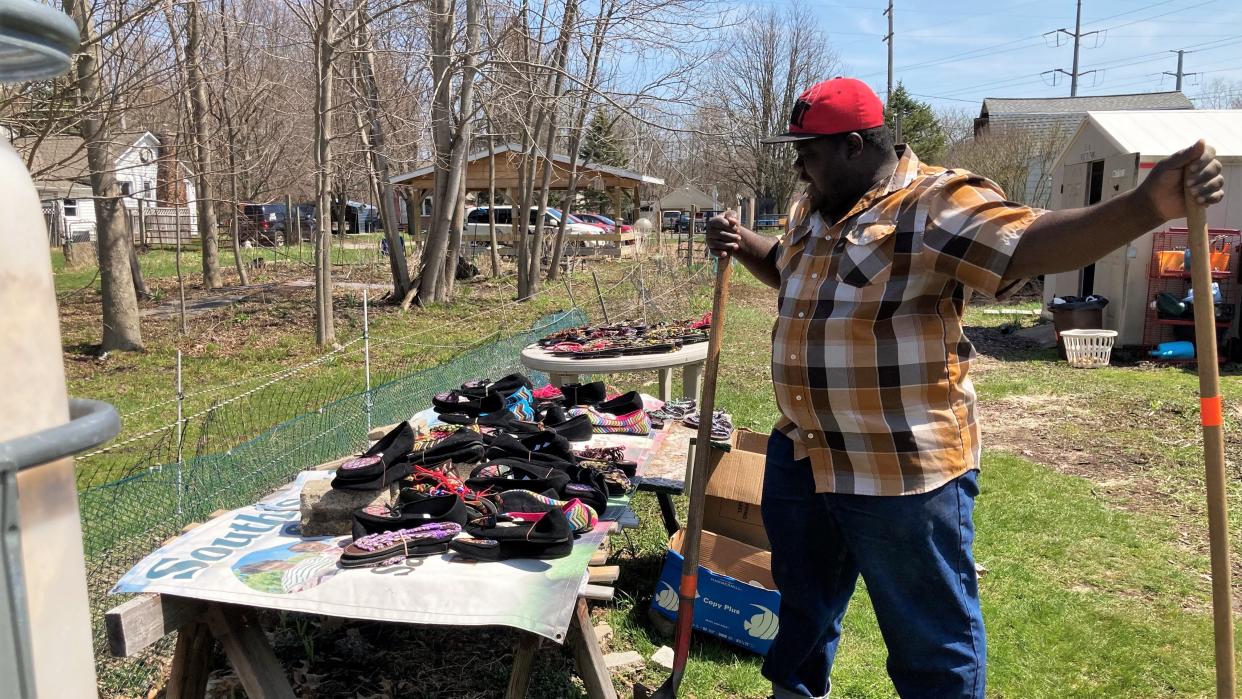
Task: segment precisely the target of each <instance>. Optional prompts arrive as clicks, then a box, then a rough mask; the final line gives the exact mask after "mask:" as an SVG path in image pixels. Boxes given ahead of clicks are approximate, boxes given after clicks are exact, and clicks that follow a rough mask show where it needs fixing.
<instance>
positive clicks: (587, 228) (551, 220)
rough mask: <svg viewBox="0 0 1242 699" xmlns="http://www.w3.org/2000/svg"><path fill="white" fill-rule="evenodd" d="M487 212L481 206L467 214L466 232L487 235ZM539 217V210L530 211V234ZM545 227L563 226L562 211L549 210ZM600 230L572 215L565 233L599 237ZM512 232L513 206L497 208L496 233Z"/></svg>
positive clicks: (546, 214) (545, 215) (545, 218)
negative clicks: (575, 218)
mask: <svg viewBox="0 0 1242 699" xmlns="http://www.w3.org/2000/svg"><path fill="white" fill-rule="evenodd" d="M487 211H488V209H487V207H486V206H480V207H476V208H474V209H471V210H470V211H469V213H467V214H466V230H465V232H466V233H470V234H475V235H486V234H487V232H488V221H487ZM538 215H539V210H538V209H534V208H532V209H530V211H529V216H530V223H529V226H528V231H529V232H533V229H534V228H533V227H534V225H535V217H536V216H538ZM543 225H544V226H546V227H548V228H555V227H557V226H560V225H561V211H560V209H551V208H549V209H548V210H547V211H546V212H545V213H544V217H543ZM600 230H601V229H600V228H599V227H597V226H592V225H590V224H588V223H581V222H575V221H574V216H572V215H571V216H570V218H569V223H567V224H566V226H565V231H566V232H567V233H577V234H580V235H597V234H599V232H600ZM512 231H513V207H512V206H497V207H496V232H497V233H505V234H508V233H511V232H512Z"/></svg>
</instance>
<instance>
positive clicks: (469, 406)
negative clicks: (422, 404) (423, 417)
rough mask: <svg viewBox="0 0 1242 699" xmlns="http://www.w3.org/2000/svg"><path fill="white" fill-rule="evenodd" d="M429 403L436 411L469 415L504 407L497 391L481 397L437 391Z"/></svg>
mask: <svg viewBox="0 0 1242 699" xmlns="http://www.w3.org/2000/svg"><path fill="white" fill-rule="evenodd" d="M431 405H432V406H433V407H434V408H435V409H436V412H437V413H460V414H464V415H468V416H471V417H477V416H479V415H486V414H488V413H494V412H496V411H498V410H504V409H505V399H504V398H502V397H501V396H500V394H499V393H495V392H488V393H487V394H486V395H484V396H483V397H481V398H478V397H472V396H469V395H467V394H465V393H463V392H461V391H449V392H448V393H437V394H436V395H435V396H433V397H432V399H431Z"/></svg>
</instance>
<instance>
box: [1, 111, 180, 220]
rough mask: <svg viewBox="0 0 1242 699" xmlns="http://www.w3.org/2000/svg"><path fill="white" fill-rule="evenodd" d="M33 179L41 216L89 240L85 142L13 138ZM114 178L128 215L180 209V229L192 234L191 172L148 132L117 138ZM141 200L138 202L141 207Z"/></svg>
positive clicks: (90, 195)
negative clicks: (54, 218) (41, 209)
mask: <svg viewBox="0 0 1242 699" xmlns="http://www.w3.org/2000/svg"><path fill="white" fill-rule="evenodd" d="M12 143H13V147H14V148H16V149H17V151H18V153H20V154H21V155H22V157H23V159H24V160H25V161H26V165H27V167H28V168H29V169H30V173H31V176H32V177H33V179H34V182H35V187H36V189H37V190H38V191H39V197H40V199H42V200H43V204H44V213H45V215H48V216H54V217H57V218H59V219H60V220H61V221H62V222H63V225H64V226H65V233H66V237H68V238H71V239H74V240H92V239H94V234H95V200H94V196H93V193H92V191H91V184H90V169H89V168H88V167H87V161H86V143H85V141H84V140H83V139H82V138H81V137H80V136H73V135H53V136H47V137H38V136H19V137H17V138H14V139H12ZM113 152H114V153H116V165H115V170H114V172H115V174H116V179H117V183H118V184H119V186H120V188H121V194H122V195H123V196H124V198H125V199H124V201H125V206H126V208H127V209H129V210H130V212H131V215H133V216H136V215H137V213H138V211H139V209H140V208H142V209H143V210H144V213H145V212H146V211H152V212H154V211H156V210H157V209H164V208H167V209H169V210H170V211H173V210H175V209H180V210H181V211H180V212H175V211H174V213H179V214H180V217H181V221H182V225H184V226H186V230H187V231H188V232H189V234H190V235H191V236H192V235H194V234H195V232H196V231H197V217H196V214H195V201H194V199H195V191H194V183H193V178H192V173H191V172H190V170H189V168H187V167H186V165H185V163H183V162H181V160H180V159H178V158H177V152H176V147H175V146H169V147H165V146H164V145H163V144H162V143H161V141H160V138H159V137H158V136H156V135H155V134H153V133H151V132H150V131H142V132H137V133H129V134H123V135H118V136H117V137H116V143H115V144H114V147H113ZM140 202H141V203H140Z"/></svg>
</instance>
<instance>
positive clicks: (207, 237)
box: [185, 0, 224, 289]
mask: <svg viewBox="0 0 1242 699" xmlns="http://www.w3.org/2000/svg"><path fill="white" fill-rule="evenodd" d="M199 5H200V3H199V1H198V0H191V1H190V2H188V3H187V4H186V27H185V61H186V70H187V72H188V74H189V79H190V119H191V123H192V125H193V135H194V150H193V152H194V170H195V176H196V178H195V179H196V184H195V187H196V188H197V190H198V191H197V197H196V202H197V208H198V236H199V240H200V241H201V243H202V248H203V287H204V288H206V289H215V288H218V287H220V286H222V285H223V284H224V280H223V278H222V277H221V276H220V249H219V238H218V235H217V232H216V204H215V200H214V199H213V197H212V192H213V189H212V182H211V174H212V169H211V144H210V142H209V138H210V133H209V130H208V125H207V111H208V105H207V83H206V80H205V79H204V77H203V56H202V48H201V43H202V27H201V17H200V15H201V9H200V8H199Z"/></svg>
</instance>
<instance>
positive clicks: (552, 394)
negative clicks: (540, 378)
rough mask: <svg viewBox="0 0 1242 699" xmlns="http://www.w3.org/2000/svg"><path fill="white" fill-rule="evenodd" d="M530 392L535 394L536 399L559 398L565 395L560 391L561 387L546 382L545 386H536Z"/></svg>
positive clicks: (549, 399)
mask: <svg viewBox="0 0 1242 699" xmlns="http://www.w3.org/2000/svg"><path fill="white" fill-rule="evenodd" d="M531 393H532V395H534V396H535V399H536V400H543V401H553V400H560V399H562V398H564V397H565V394H564V393H561V389H559V388H557V387H556V386H553V385H552V384H548V385H547V386H540V387H539V388H536V389H535V390H534V391H531Z"/></svg>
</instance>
